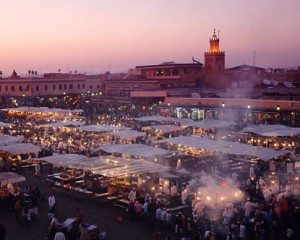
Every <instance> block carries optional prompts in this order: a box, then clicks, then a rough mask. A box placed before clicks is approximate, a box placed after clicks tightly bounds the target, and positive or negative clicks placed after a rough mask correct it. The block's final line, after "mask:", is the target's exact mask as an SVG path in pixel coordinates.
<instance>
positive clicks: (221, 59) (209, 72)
mask: <svg viewBox="0 0 300 240" xmlns="http://www.w3.org/2000/svg"><path fill="white" fill-rule="evenodd" d="M218 35H219V34H218ZM209 43H210V51H209V52H205V53H204V61H205V66H204V72H205V86H207V87H214V88H223V87H224V83H223V82H222V76H223V74H224V70H225V52H221V51H220V49H219V43H220V39H219V36H217V35H216V29H214V34H213V35H212V38H210V39H209Z"/></svg>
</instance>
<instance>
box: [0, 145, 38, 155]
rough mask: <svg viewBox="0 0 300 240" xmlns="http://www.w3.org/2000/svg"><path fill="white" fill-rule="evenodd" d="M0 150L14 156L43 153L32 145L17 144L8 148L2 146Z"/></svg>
mask: <svg viewBox="0 0 300 240" xmlns="http://www.w3.org/2000/svg"><path fill="white" fill-rule="evenodd" d="M0 150H1V151H3V152H8V153H11V154H12V155H16V154H22V153H35V154H37V153H38V152H39V151H41V148H40V147H39V146H37V145H33V144H31V143H15V144H11V145H8V146H0Z"/></svg>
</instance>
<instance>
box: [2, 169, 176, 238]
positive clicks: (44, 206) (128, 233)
mask: <svg viewBox="0 0 300 240" xmlns="http://www.w3.org/2000/svg"><path fill="white" fill-rule="evenodd" d="M25 176H26V178H27V182H26V183H25V184H26V185H31V186H33V187H36V186H37V187H39V188H40V190H41V192H42V193H43V194H45V196H46V200H45V201H41V202H39V214H38V216H37V217H36V218H35V219H33V221H32V223H31V226H23V225H22V224H21V223H20V222H17V221H16V219H15V216H14V212H12V211H7V212H4V213H0V223H2V224H3V225H4V227H5V228H6V230H7V238H6V239H7V240H24V239H30V240H44V239H46V236H47V230H46V225H47V213H48V200H47V199H48V196H49V193H51V192H53V193H54V195H55V198H56V202H57V210H58V218H60V219H65V218H67V217H74V216H75V215H76V209H77V208H80V209H81V210H82V212H83V216H84V217H83V218H84V221H85V222H87V223H90V224H94V225H97V226H99V227H100V230H105V231H106V232H107V239H109V240H117V239H124V240H127V239H130V240H141V239H153V232H154V227H153V226H150V225H148V224H147V223H146V222H144V221H142V220H141V221H131V220H129V219H126V218H125V220H124V222H123V223H122V224H120V223H118V222H117V216H118V215H125V210H124V209H121V208H118V207H115V206H112V205H111V204H108V205H103V204H101V203H99V202H95V201H91V200H88V201H87V200H81V199H77V198H72V197H70V196H69V195H68V194H65V193H62V192H59V191H57V190H55V189H53V188H52V187H51V185H49V184H48V183H46V182H45V180H44V178H43V177H37V176H33V175H32V174H25ZM160 231H161V239H162V240H164V239H165V237H166V235H167V234H171V235H172V237H173V238H172V239H173V240H177V239H181V237H180V236H176V235H174V234H173V229H170V228H160Z"/></svg>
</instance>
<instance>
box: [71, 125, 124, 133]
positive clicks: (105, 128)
mask: <svg viewBox="0 0 300 240" xmlns="http://www.w3.org/2000/svg"><path fill="white" fill-rule="evenodd" d="M77 129H79V130H82V131H86V132H112V131H121V130H128V129H129V128H126V127H116V126H111V125H87V126H81V127H78V128H77Z"/></svg>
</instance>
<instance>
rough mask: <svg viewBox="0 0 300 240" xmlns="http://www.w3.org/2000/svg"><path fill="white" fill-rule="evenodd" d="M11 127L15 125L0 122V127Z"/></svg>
mask: <svg viewBox="0 0 300 240" xmlns="http://www.w3.org/2000/svg"><path fill="white" fill-rule="evenodd" d="M12 126H15V124H12V123H5V122H0V127H12Z"/></svg>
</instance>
